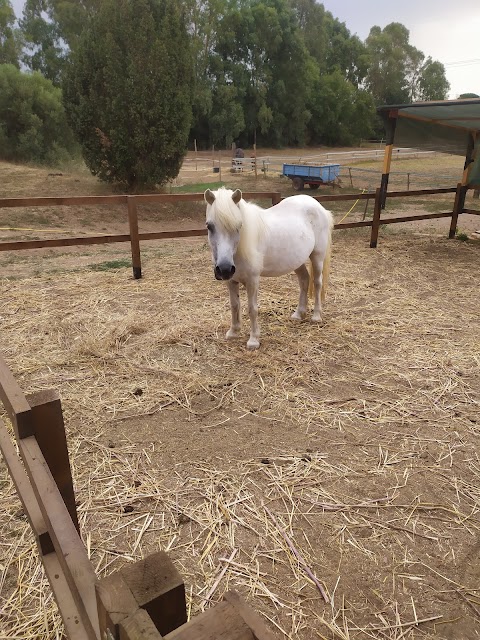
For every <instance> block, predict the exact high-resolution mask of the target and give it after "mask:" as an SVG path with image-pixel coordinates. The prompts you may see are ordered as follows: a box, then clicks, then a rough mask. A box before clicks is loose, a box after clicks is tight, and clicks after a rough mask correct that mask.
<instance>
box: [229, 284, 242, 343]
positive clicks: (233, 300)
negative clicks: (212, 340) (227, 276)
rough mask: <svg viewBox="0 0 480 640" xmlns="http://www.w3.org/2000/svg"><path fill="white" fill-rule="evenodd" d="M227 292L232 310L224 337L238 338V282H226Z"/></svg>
mask: <svg viewBox="0 0 480 640" xmlns="http://www.w3.org/2000/svg"><path fill="white" fill-rule="evenodd" d="M227 287H228V292H229V293H230V309H231V312H232V325H231V327H230V329H229V330H228V331H227V335H226V338H227V340H230V339H231V338H238V336H239V335H240V294H239V291H238V288H239V286H238V282H235V281H234V280H229V281H228V282H227Z"/></svg>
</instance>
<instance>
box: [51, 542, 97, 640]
mask: <svg viewBox="0 0 480 640" xmlns="http://www.w3.org/2000/svg"><path fill="white" fill-rule="evenodd" d="M42 562H43V566H44V567H45V573H46V575H47V578H48V581H49V583H50V586H51V588H52V591H53V596H54V598H55V602H56V603H57V606H58V610H59V612H60V615H61V616H62V620H63V624H64V625H65V631H66V635H67V637H68V640H85V638H90V636H89V631H88V628H87V627H88V622H87V626H86V625H85V624H84V620H83V619H82V617H81V615H80V613H79V611H78V608H77V605H76V604H75V600H74V599H73V596H72V592H71V591H70V587H69V586H68V583H67V581H66V579H65V576H64V574H63V571H62V567H61V565H60V561H59V559H58V558H57V555H56V553H49V554H48V555H45V556H43V557H42Z"/></svg>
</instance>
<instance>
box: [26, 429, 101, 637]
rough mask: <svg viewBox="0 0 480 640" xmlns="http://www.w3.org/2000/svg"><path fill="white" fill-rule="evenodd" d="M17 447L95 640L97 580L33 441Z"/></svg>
mask: <svg viewBox="0 0 480 640" xmlns="http://www.w3.org/2000/svg"><path fill="white" fill-rule="evenodd" d="M18 447H19V450H20V455H21V456H22V460H23V464H24V465H25V469H26V471H27V474H28V477H29V479H30V483H31V485H32V489H33V491H34V494H35V497H36V499H37V502H38V505H39V507H40V510H41V512H42V516H43V519H44V521H45V525H46V526H47V529H48V531H49V533H50V537H51V539H52V542H53V546H54V548H55V552H56V554H57V558H58V560H59V562H60V565H61V567H62V570H63V573H64V575H65V578H66V581H67V583H68V586H69V588H70V591H71V594H72V597H73V599H74V601H75V605H76V607H77V609H78V612H79V615H80V617H81V619H82V621H83V624H84V626H85V629H86V632H87V636H86V638H88V640H98V638H99V627H98V613H97V603H96V599H95V583H96V581H97V579H96V576H95V572H94V570H93V567H92V565H91V563H90V561H89V559H88V556H87V552H86V550H85V547H84V545H83V542H82V541H81V539H80V537H79V536H78V533H77V530H76V529H75V525H74V524H73V522H72V519H71V518H70V514H69V513H68V511H67V508H66V506H65V503H64V501H63V498H62V496H61V495H60V491H59V490H58V487H57V485H56V483H55V481H54V479H53V477H52V474H51V473H50V469H49V468H48V465H47V463H46V461H45V459H44V457H43V454H42V452H41V450H40V447H39V445H38V443H37V441H36V439H35V437H34V436H29V437H27V438H23V439H21V440H20V441H19V442H18Z"/></svg>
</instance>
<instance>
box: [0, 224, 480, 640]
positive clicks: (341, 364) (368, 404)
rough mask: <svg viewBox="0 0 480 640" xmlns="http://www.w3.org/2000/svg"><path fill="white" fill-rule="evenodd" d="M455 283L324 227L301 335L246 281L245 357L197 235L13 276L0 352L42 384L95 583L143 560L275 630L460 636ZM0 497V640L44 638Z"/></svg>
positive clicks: (461, 475) (460, 391) (465, 561)
mask: <svg viewBox="0 0 480 640" xmlns="http://www.w3.org/2000/svg"><path fill="white" fill-rule="evenodd" d="M157 246H158V245H157ZM95 255H96V258H95V259H96V261H97V262H100V261H101V258H100V257H99V256H100V255H102V256H104V255H105V254H103V253H102V254H95ZM112 255H113V254H112ZM103 259H105V258H103ZM14 267H15V265H12V269H13V268H14ZM32 268H33V267H32ZM37 268H39V267H38V263H37ZM477 268H478V246H476V245H471V244H460V243H457V242H448V241H446V240H443V239H434V238H426V237H419V236H417V237H414V238H413V239H407V237H405V236H402V235H397V234H395V235H388V236H386V237H383V238H382V240H381V243H380V246H379V249H377V250H376V251H372V250H370V249H368V248H367V241H366V237H365V234H364V233H338V234H336V235H335V253H334V260H333V265H332V282H331V287H330V292H329V297H328V300H327V307H326V311H325V318H324V323H323V325H322V326H317V325H313V324H310V323H308V322H306V323H302V324H299V325H297V324H293V323H292V322H291V321H290V320H289V315H290V313H291V311H292V309H293V308H294V305H295V302H296V296H297V285H296V281H295V279H294V278H293V277H285V278H282V279H272V280H265V281H262V286H261V295H260V303H261V327H262V331H263V336H262V340H263V342H262V347H261V349H260V351H259V352H257V353H253V354H252V353H249V352H247V351H246V349H245V342H246V338H247V331H246V329H245V335H244V336H243V338H242V340H240V341H236V342H233V343H227V342H225V340H224V332H225V330H226V328H227V326H228V315H229V313H228V305H227V296H226V293H225V291H224V288H223V287H222V286H221V285H220V284H218V283H215V282H214V281H213V276H212V274H211V265H210V259H209V254H208V250H207V247H206V246H205V244H204V243H203V242H202V241H199V240H192V241H176V242H169V243H165V244H164V245H162V251H161V255H159V254H158V251H157V250H156V249H154V248H149V249H146V250H145V252H144V272H145V278H144V279H143V280H142V281H132V280H131V279H130V270H129V269H127V268H124V269H118V270H108V271H92V270H89V269H88V268H82V269H80V270H78V269H76V270H72V269H70V268H69V267H68V266H66V267H65V270H64V271H63V272H62V273H61V274H58V273H48V272H45V271H41V272H40V273H38V275H36V276H34V275H33V271H31V272H30V273H29V272H28V265H25V264H23V265H22V271H21V272H19V273H18V275H17V279H15V280H4V281H3V282H2V286H1V290H2V295H1V303H0V316H1V321H2V351H3V352H4V354H5V357H6V359H7V361H8V363H9V365H10V366H11V368H12V370H13V372H14V374H15V376H16V378H17V380H18V381H19V383H20V385H21V386H22V388H23V390H24V391H25V392H33V391H35V390H38V389H43V388H49V387H55V388H58V389H59V390H60V393H61V397H62V402H63V407H64V413H65V420H66V425H67V430H68V440H69V446H70V452H71V458H72V464H73V472H74V481H75V488H76V493H77V496H78V501H79V507H78V508H79V516H80V521H81V526H82V532H83V536H84V540H85V543H86V545H87V548H88V551H89V554H90V557H91V559H92V562H93V564H94V566H95V568H96V570H97V572H98V574H99V575H105V574H107V573H109V572H111V571H114V570H115V569H117V568H119V567H120V566H121V565H122V564H123V563H125V562H131V561H134V560H136V559H138V558H141V557H143V556H145V555H147V554H148V553H150V552H152V551H154V550H156V549H159V548H161V549H166V550H168V552H169V553H170V554H171V557H172V559H173V560H174V562H175V564H176V566H177V567H178V568H179V570H180V571H181V573H182V574H183V576H184V578H185V583H186V590H187V597H188V607H189V614H190V615H195V614H196V613H197V612H198V611H200V610H202V609H203V608H205V607H208V606H209V605H210V603H211V602H216V601H217V600H218V599H219V598H220V597H221V595H222V593H223V592H224V591H225V590H226V589H228V588H229V587H235V588H238V589H239V590H240V591H241V592H242V593H243V594H244V595H245V596H246V598H247V599H248V600H249V601H250V602H251V603H252V605H253V606H254V607H255V608H256V609H258V610H259V611H261V613H262V614H263V615H264V616H265V619H266V620H267V621H269V622H268V623H269V624H270V625H271V626H272V628H273V629H274V630H275V631H276V633H277V634H278V636H279V637H280V638H281V637H286V638H292V639H293V638H299V639H300V640H310V639H312V638H331V639H332V640H337V639H340V638H341V639H344V640H346V639H351V640H353V639H355V640H356V639H357V638H358V639H360V638H362V639H363V638H376V639H378V640H383V639H385V638H389V639H392V640H400V638H402V639H404V638H410V639H411V638H434V637H435V638H438V637H444V638H462V640H463V639H465V640H467V639H470V638H472V639H473V638H476V637H478V636H477V634H478V624H479V617H480V589H479V577H480V564H479V560H478V557H479V556H478V546H479V527H480V520H479V508H480V492H479V490H478V484H479V482H478V481H479V473H480V460H479V457H478V438H479V435H480V429H479V423H478V405H479V389H480V373H479V364H480V358H479V343H480V333H479V327H478V315H479V307H480V304H479V301H478V286H477V282H476V280H475V278H474V277H473V274H475V273H476V270H477ZM0 487H1V490H2V518H1V523H0V569H1V573H0V576H1V577H0V593H1V598H2V600H1V604H0V606H1V612H2V617H1V618H0V637H1V638H14V637H16V638H25V639H27V638H32V639H33V638H35V639H38V640H47V639H48V640H50V639H51V638H58V637H60V636H59V634H60V633H61V626H60V625H59V621H58V617H57V615H56V613H55V606H54V603H53V601H52V598H51V595H50V592H49V590H48V586H47V585H46V583H45V579H44V578H43V574H42V571H41V568H40V567H39V564H38V561H37V558H36V554H35V553H33V543H32V539H31V536H30V534H29V532H28V527H27V524H26V522H25V519H24V517H23V516H22V514H21V511H20V504H19V502H18V500H17V498H16V497H15V492H14V489H13V487H12V486H11V483H10V481H9V479H8V477H7V474H6V471H5V469H4V467H3V466H2V468H1V476H0ZM287 539H288V541H289V542H290V544H289V542H288V541H287ZM291 545H293V547H294V548H295V550H296V552H297V553H298V554H300V556H301V558H302V560H299V558H298V555H296V554H295V553H294V552H293V551H292V546H291ZM306 568H308V570H309V571H310V572H311V573H312V574H313V575H314V576H315V577H316V580H318V583H319V585H321V587H322V588H323V589H325V592H326V595H327V599H328V600H329V602H328V604H327V603H326V602H325V600H324V598H323V597H322V594H321V593H320V590H319V585H316V584H315V582H314V581H312V579H311V577H310V576H309V575H308V572H307V571H306Z"/></svg>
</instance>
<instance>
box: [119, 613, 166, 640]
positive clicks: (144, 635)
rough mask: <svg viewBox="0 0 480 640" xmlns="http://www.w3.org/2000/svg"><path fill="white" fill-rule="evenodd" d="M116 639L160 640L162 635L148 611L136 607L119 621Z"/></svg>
mask: <svg viewBox="0 0 480 640" xmlns="http://www.w3.org/2000/svg"><path fill="white" fill-rule="evenodd" d="M118 640H162V636H161V635H160V634H159V633H158V631H157V628H156V627H155V625H154V624H153V622H152V619H151V618H150V616H149V615H148V613H147V612H146V611H145V610H144V609H137V610H136V611H135V613H132V615H130V616H128V618H125V619H124V620H122V622H121V623H120V625H119V635H118Z"/></svg>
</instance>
